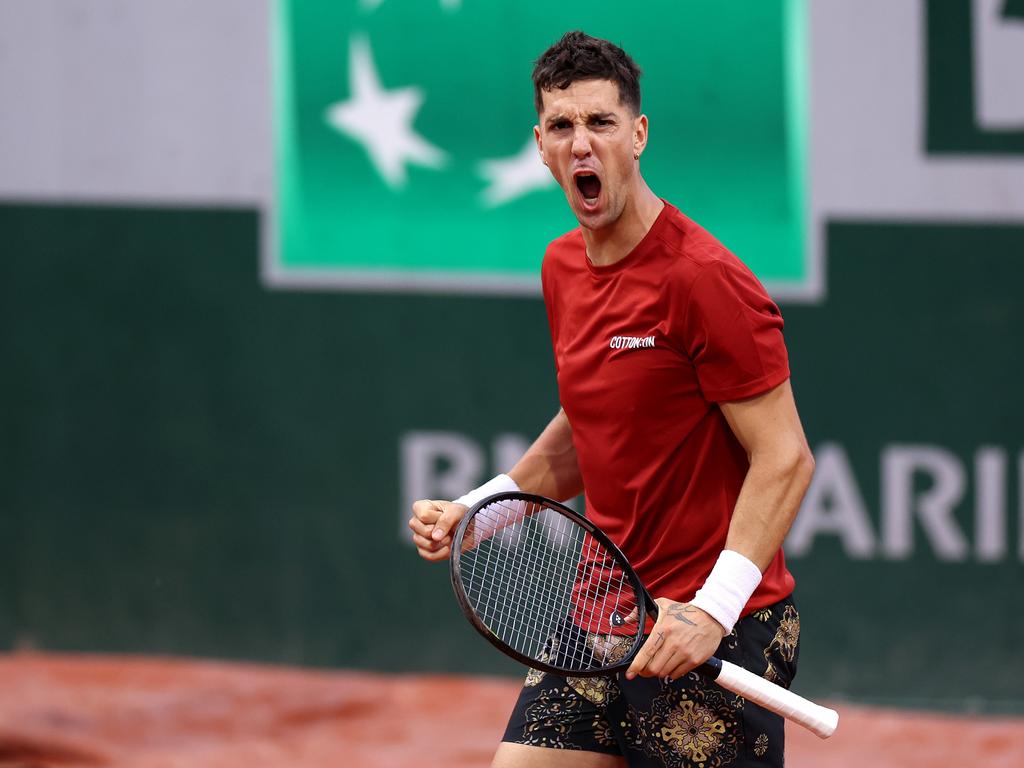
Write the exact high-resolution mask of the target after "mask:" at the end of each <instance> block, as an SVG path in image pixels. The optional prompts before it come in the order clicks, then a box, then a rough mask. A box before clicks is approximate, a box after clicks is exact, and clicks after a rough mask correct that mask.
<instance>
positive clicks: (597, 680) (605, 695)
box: [565, 677, 619, 707]
mask: <svg viewBox="0 0 1024 768" xmlns="http://www.w3.org/2000/svg"><path fill="white" fill-rule="evenodd" d="M565 681H566V682H567V683H569V686H570V687H571V688H572V689H573V690H574V691H576V693H578V694H579V695H580V696H582V697H583V698H584V699H586V700H587V701H589V702H591V703H592V704H597V705H598V706H599V707H603V706H604V705H606V704H607V703H608V702H609V701H611V700H612V699H614V698H615V696H616V695H617V694H618V692H619V687H618V686H617V685H615V683H614V681H613V680H612V678H610V677H567V678H566V679H565Z"/></svg>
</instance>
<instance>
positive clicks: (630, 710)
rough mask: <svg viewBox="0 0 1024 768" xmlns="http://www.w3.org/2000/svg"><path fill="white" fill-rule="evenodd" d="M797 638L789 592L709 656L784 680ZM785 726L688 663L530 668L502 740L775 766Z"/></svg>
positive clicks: (652, 760) (675, 762)
mask: <svg viewBox="0 0 1024 768" xmlns="http://www.w3.org/2000/svg"><path fill="white" fill-rule="evenodd" d="M585 641H586V642H588V643H598V642H600V643H607V642H608V638H607V637H605V636H595V637H593V638H589V637H588V638H586V640H585ZM799 646H800V617H799V615H798V614H797V611H796V607H795V606H794V605H793V601H792V599H791V598H787V599H785V600H782V601H781V602H779V603H776V604H775V605H772V606H768V607H767V608H762V609H761V610H758V611H754V612H753V613H752V614H750V615H749V616H746V617H744V618H743V619H741V620H740V621H738V622H737V623H736V627H735V628H734V629H733V631H732V633H731V634H730V635H728V636H727V637H726V638H724V639H723V640H722V644H721V645H720V646H719V648H718V651H717V653H716V654H715V655H716V656H718V657H719V658H720V659H724V660H727V661H731V662H733V663H734V664H739V665H741V666H743V667H745V668H746V669H748V670H750V671H751V672H754V673H756V674H759V675H762V676H764V677H765V678H767V679H769V680H771V681H772V682H775V683H778V684H779V685H783V686H785V687H787V688H788V687H789V685H790V683H791V682H792V680H793V676H794V675H795V674H796V665H797V657H798V655H799ZM611 652H614V650H612V651H611ZM784 733H785V730H784V722H783V720H782V718H781V717H779V716H778V715H775V714H773V713H771V712H768V711H767V710H765V709H762V708H761V707H759V706H757V705H755V704H751V703H750V702H747V701H745V700H744V699H743V698H741V697H739V696H736V695H735V694H732V693H730V692H729V691H726V690H724V689H723V688H720V687H719V686H718V685H716V684H715V683H713V682H710V681H708V680H706V679H704V678H703V677H701V676H700V675H698V674H696V673H695V672H691V673H690V674H689V675H686V676H685V677H683V678H681V679H679V680H673V681H671V682H669V681H667V680H666V679H657V678H648V677H638V678H635V679H633V680H626V679H625V678H624V677H623V675H622V674H621V673H620V674H618V675H615V676H609V677H560V676H557V675H552V674H548V673H544V672H538V671H537V670H533V669H531V670H530V672H529V674H527V676H526V685H524V686H523V690H522V692H521V693H520V694H519V700H518V701H517V702H516V705H515V708H514V709H513V711H512V717H511V718H510V719H509V722H508V727H507V729H506V731H505V736H504V741H509V742H512V743H515V744H527V745H530V746H536V747H549V748H551V749H574V750H586V751H590V752H604V753H608V754H616V755H622V756H624V757H625V758H626V761H627V763H628V764H629V765H630V766H640V767H642V768H647V767H648V766H650V767H652V768H653V766H670V767H671V768H691V766H692V767H695V768H724V767H725V766H731V767H733V768H746V767H747V766H781V765H782V764H783V747H784Z"/></svg>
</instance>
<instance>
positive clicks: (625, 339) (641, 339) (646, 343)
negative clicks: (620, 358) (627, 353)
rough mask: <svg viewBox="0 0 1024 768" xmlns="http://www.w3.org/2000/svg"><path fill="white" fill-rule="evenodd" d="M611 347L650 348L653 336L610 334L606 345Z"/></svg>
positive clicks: (652, 344)
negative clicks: (610, 338)
mask: <svg viewBox="0 0 1024 768" xmlns="http://www.w3.org/2000/svg"><path fill="white" fill-rule="evenodd" d="M608 346H610V347H611V348H612V349H650V348H651V347H653V346H654V337H653V336H612V340H611V343H610V344H609V345H608Z"/></svg>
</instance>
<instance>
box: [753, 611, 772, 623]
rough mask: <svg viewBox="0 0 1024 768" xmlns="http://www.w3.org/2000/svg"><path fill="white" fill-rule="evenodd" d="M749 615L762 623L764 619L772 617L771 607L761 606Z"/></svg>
mask: <svg viewBox="0 0 1024 768" xmlns="http://www.w3.org/2000/svg"><path fill="white" fill-rule="evenodd" d="M750 615H751V616H753V617H754V618H755V619H757V620H758V621H760V622H761V623H762V624H764V623H765V622H766V621H768V619H770V618H771V617H772V609H771V608H761V609H760V610H757V611H754V612H753V613H752V614H750Z"/></svg>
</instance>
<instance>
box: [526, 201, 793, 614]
mask: <svg viewBox="0 0 1024 768" xmlns="http://www.w3.org/2000/svg"><path fill="white" fill-rule="evenodd" d="M542 280H543V286H544V302H545V305H546V307H547V312H548V322H549V324H550V327H551V339H552V343H553V345H554V352H555V366H556V369H557V372H558V389H559V396H560V399H561V403H562V407H563V409H564V410H565V413H566V415H567V416H568V418H569V423H570V424H571V425H572V434H573V443H574V444H575V447H576V454H577V458H578V460H579V468H580V472H581V473H582V475H583V483H584V487H585V488H586V499H587V516H588V517H589V518H590V519H591V520H593V521H594V523H596V524H597V525H598V526H599V527H601V528H602V529H603V530H604V531H605V532H606V533H607V534H608V535H609V536H610V537H611V539H612V540H613V541H614V542H616V543H617V544H618V545H619V547H620V548H621V549H622V550H623V552H624V553H625V554H626V557H628V558H629V560H630V562H631V563H632V564H633V567H634V568H636V570H637V572H638V574H639V575H640V578H641V580H642V581H643V582H644V583H645V584H646V585H647V588H648V589H649V590H650V592H651V594H653V595H654V596H655V597H668V598H671V599H673V600H678V601H686V600H690V599H692V597H693V595H694V593H695V592H696V591H697V589H699V588H700V586H701V585H702V584H703V583H704V580H705V579H706V578H707V576H708V574H709V573H710V572H711V569H712V567H713V566H714V564H715V561H716V560H717V559H718V555H719V553H720V552H721V551H722V550H723V549H724V548H725V539H726V534H727V532H728V528H729V521H730V519H731V517H732V512H733V508H734V507H735V505H736V499H737V497H738V496H739V491H740V486H741V485H742V483H743V479H744V477H745V476H746V473H747V469H748V466H749V464H748V461H747V454H746V451H744V449H743V447H742V446H741V445H740V443H739V441H738V440H737V439H736V437H735V436H734V435H733V433H732V430H731V429H730V428H729V425H728V423H727V422H726V420H725V417H724V416H723V415H722V412H721V410H720V409H719V408H718V406H717V403H719V402H724V401H729V400H739V399H742V398H746V397H752V396H754V395H758V394H761V393H764V392H767V391H768V390H770V389H772V388H773V387H775V386H777V385H779V384H781V383H782V382H784V381H785V380H786V379H787V378H789V363H788V358H787V355H786V346H785V343H784V342H783V338H782V315H781V314H780V313H779V308H778V307H777V306H776V305H775V303H774V302H772V300H771V299H770V298H769V297H768V295H767V293H766V292H765V290H764V287H763V286H762V285H761V284H760V283H759V282H758V280H757V278H756V277H754V275H753V274H752V273H751V272H750V270H749V269H747V267H746V266H745V265H744V264H743V263H742V262H741V261H740V260H739V259H737V258H736V257H735V256H733V255H732V254H731V253H729V251H727V250H726V249H725V247H724V246H723V245H722V244H721V243H719V242H718V241H717V240H715V238H714V237H712V236H711V235H710V234H709V233H708V232H707V231H705V230H704V229H703V228H702V227H700V226H699V225H698V224H696V223H695V222H693V221H691V220H690V219H688V218H687V217H686V216H684V215H683V214H682V213H680V212H679V211H678V210H677V209H676V208H674V207H673V206H671V205H669V204H668V203H666V204H665V207H664V209H663V210H662V212H661V214H660V215H659V216H658V219H657V220H656V221H655V222H654V225H653V226H652V227H651V229H650V231H649V232H648V233H647V235H646V236H645V237H644V239H643V240H642V241H641V242H640V243H639V244H638V245H637V246H636V248H634V249H633V251H632V252H630V253H629V254H628V255H627V256H626V257H625V258H624V259H622V260H620V261H618V262H616V263H615V264H612V265H610V266H607V267H596V266H594V265H593V264H591V263H590V260H589V259H588V258H587V254H586V246H585V245H584V242H583V234H582V232H581V230H580V229H575V230H573V231H572V232H569V233H568V234H566V235H563V236H562V237H560V238H558V239H557V240H555V241H554V242H552V243H551V244H550V245H549V246H548V250H547V253H546V254H545V256H544V264H543V268H542ZM792 591H793V577H792V576H791V575H790V573H789V571H788V570H787V569H786V564H785V560H784V558H783V554H782V551H781V550H779V552H778V554H777V555H776V556H775V559H774V560H773V561H772V563H771V565H769V566H768V569H767V570H766V571H765V573H764V578H763V579H762V581H761V584H760V585H759V586H758V588H757V590H756V591H755V592H754V595H753V596H752V597H751V599H750V602H748V603H747V606H746V608H745V609H744V614H746V613H749V612H750V611H754V610H757V609H758V608H762V607H764V606H767V605H771V604H772V603H775V602H777V601H778V600H781V599H782V598H784V597H786V596H787V595H789V594H790V593H791V592H792Z"/></svg>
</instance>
